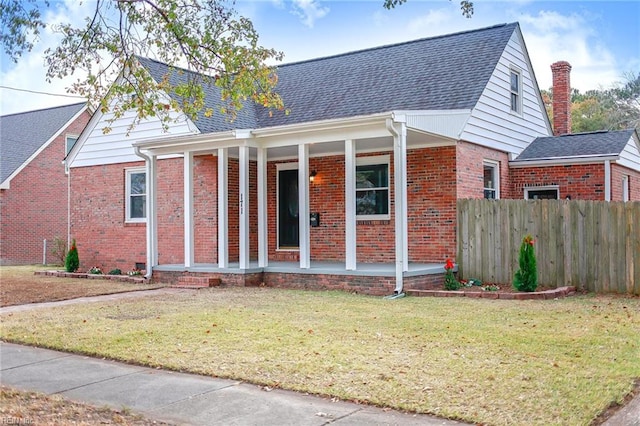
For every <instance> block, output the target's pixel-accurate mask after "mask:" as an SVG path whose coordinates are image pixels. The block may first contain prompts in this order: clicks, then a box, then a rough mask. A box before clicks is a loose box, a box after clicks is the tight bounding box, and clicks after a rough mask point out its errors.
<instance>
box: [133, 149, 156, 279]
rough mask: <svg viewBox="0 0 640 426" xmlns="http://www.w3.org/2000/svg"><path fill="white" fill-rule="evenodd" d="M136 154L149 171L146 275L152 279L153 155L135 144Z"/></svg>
mask: <svg viewBox="0 0 640 426" xmlns="http://www.w3.org/2000/svg"><path fill="white" fill-rule="evenodd" d="M133 149H134V151H135V153H136V155H137V156H138V157H140V158H143V159H144V161H145V165H146V172H147V176H146V181H147V185H146V186H147V188H146V191H147V212H146V213H147V232H146V233H147V270H146V272H145V274H144V277H145V278H146V279H148V280H150V279H151V276H152V274H153V260H154V250H153V228H154V226H155V221H154V220H153V209H154V208H155V206H154V205H153V204H154V203H153V201H152V200H153V198H154V197H153V195H152V194H151V186H152V185H151V179H152V178H153V177H152V176H151V173H149V172H150V170H151V157H150V156H148V155H147V154H144V153H143V152H142V151H141V150H140V147H137V146H134V147H133Z"/></svg>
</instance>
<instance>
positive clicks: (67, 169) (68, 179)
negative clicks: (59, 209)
mask: <svg viewBox="0 0 640 426" xmlns="http://www.w3.org/2000/svg"><path fill="white" fill-rule="evenodd" d="M62 164H64V174H65V175H67V247H71V167H69V163H67V159H64V160H63V161H62Z"/></svg>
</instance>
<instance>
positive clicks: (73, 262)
mask: <svg viewBox="0 0 640 426" xmlns="http://www.w3.org/2000/svg"><path fill="white" fill-rule="evenodd" d="M79 267H80V259H79V257H78V248H77V247H76V240H73V241H72V242H71V248H70V249H69V253H67V258H66V259H65V261H64V268H65V270H66V271H67V272H75V271H77V270H78V268H79Z"/></svg>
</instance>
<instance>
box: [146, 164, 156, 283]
mask: <svg viewBox="0 0 640 426" xmlns="http://www.w3.org/2000/svg"><path fill="white" fill-rule="evenodd" d="M146 169H147V170H146V172H147V176H146V178H147V212H146V214H147V274H148V273H149V271H151V270H152V269H153V267H154V266H157V265H158V220H157V218H158V213H157V209H156V204H157V202H156V200H157V196H156V188H157V182H158V173H157V161H156V156H155V155H151V156H150V157H149V160H148V161H147V162H146Z"/></svg>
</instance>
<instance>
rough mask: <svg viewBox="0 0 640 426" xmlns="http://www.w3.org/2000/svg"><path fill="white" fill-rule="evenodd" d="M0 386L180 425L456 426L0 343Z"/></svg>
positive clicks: (222, 381) (428, 418)
mask: <svg viewBox="0 0 640 426" xmlns="http://www.w3.org/2000/svg"><path fill="white" fill-rule="evenodd" d="M0 363H1V367H0V368H1V371H0V382H1V383H2V384H3V385H5V386H9V387H12V388H16V389H21V390H30V391H38V392H42V393H46V394H58V395H61V396H64V397H66V398H69V399H72V400H76V401H82V402H86V403H88V404H91V405H96V406H105V405H107V406H110V407H113V408H116V409H122V408H123V407H126V408H128V409H130V410H131V411H133V412H137V413H140V414H142V415H144V416H145V417H147V418H149V419H154V420H159V421H164V422H167V423H172V424H180V425H278V426H280V425H318V426H320V425H326V424H332V425H333V424H335V425H462V424H463V423H458V422H454V421H450V420H442V419H438V418H436V417H432V416H425V415H414V414H405V413H400V412H397V411H385V410H382V409H379V408H374V407H369V406H366V405H358V404H353V403H347V402H341V401H338V402H332V401H331V400H329V399H326V398H319V397H314V396H309V395H304V394H300V393H296V392H289V391H283V390H279V389H276V390H271V391H266V390H264V389H263V388H261V387H258V386H254V385H249V384H246V383H242V382H237V381H232V380H223V379H215V378H211V377H204V376H196V375H191V374H182V373H175V372H170V371H163V370H156V369H152V368H145V367H138V366H133V365H128V364H121V363H117V362H112V361H106V360H102V359H95V358H90V357H86V356H80V355H73V354H68V353H64V352H56V351H51V350H47V349H40V348H33V347H29V346H21V345H15V344H11V343H1V344H0Z"/></svg>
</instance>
